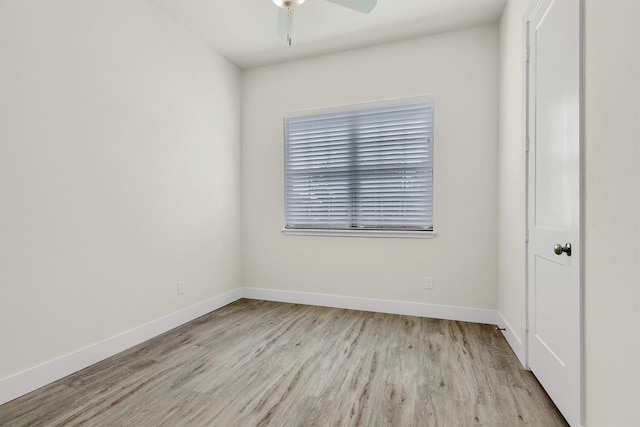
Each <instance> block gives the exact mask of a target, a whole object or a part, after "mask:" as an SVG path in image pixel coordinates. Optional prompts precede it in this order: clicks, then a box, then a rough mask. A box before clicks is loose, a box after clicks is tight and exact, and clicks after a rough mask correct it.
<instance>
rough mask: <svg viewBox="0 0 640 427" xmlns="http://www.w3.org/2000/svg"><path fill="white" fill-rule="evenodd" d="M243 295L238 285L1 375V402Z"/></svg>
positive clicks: (62, 376) (89, 364) (64, 375)
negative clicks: (93, 342) (121, 331)
mask: <svg viewBox="0 0 640 427" xmlns="http://www.w3.org/2000/svg"><path fill="white" fill-rule="evenodd" d="M240 298H242V289H241V288H239V289H234V290H232V291H230V292H227V293H224V294H222V295H219V296H217V297H214V298H211V299H208V300H206V301H203V302H201V303H198V304H195V305H192V306H190V307H187V308H185V309H182V310H180V311H176V312H175V313H171V314H169V315H167V316H164V317H161V318H159V319H157V320H154V321H151V322H149V323H145V324H144V325H141V326H138V327H137V328H134V329H131V330H129V331H126V332H123V333H121V334H118V335H115V336H113V337H110V338H107V339H105V340H103V341H100V342H98V343H95V344H92V345H90V346H88V347H85V348H83V349H80V350H77V351H74V352H73V353H69V354H66V355H64V356H61V357H58V358H56V359H53V360H51V361H48V362H45V363H43V364H41V365H38V366H35V367H33V368H30V369H27V370H25V371H22V372H18V373H16V374H13V375H11V376H9V377H6V378H2V379H0V404H3V403H6V402H8V401H10V400H13V399H15V398H17V397H20V396H22V395H24V394H27V393H29V392H31V391H33V390H36V389H38V388H40V387H43V386H45V385H47V384H50V383H52V382H54V381H57V380H59V379H61V378H64V377H66V376H67V375H70V374H72V373H74V372H77V371H79V370H81V369H84V368H86V367H88V366H91V365H93V364H95V363H97V362H100V361H102V360H104V359H106V358H108V357H111V356H113V355H115V354H117V353H120V352H121V351H124V350H126V349H128V348H131V347H133V346H135V345H138V344H140V343H142V342H144V341H146V340H148V339H151V338H153V337H156V336H158V335H160V334H162V333H164V332H167V331H169V330H171V329H173V328H175V327H177V326H180V325H183V324H185V323H187V322H189V321H191V320H193V319H196V318H198V317H200V316H202V315H204V314H207V313H210V312H212V311H214V310H217V309H218V308H220V307H223V306H225V305H227V304H229V303H232V302H234V301H236V300H238V299H240Z"/></svg>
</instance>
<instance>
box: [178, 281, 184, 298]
mask: <svg viewBox="0 0 640 427" xmlns="http://www.w3.org/2000/svg"><path fill="white" fill-rule="evenodd" d="M182 294H184V280H180V281H179V282H178V295H182Z"/></svg>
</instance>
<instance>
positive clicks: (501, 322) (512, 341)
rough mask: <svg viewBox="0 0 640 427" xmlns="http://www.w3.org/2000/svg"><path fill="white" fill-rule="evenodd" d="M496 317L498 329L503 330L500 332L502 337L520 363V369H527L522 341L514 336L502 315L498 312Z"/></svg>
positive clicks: (516, 335)
mask: <svg viewBox="0 0 640 427" xmlns="http://www.w3.org/2000/svg"><path fill="white" fill-rule="evenodd" d="M496 315H497V317H498V327H500V328H504V329H505V330H504V331H502V335H504V338H505V339H506V340H507V343H509V346H510V347H511V349H512V350H513V352H514V353H515V355H516V357H517V358H518V360H519V361H520V363H521V364H522V367H523V368H526V367H527V365H526V360H525V355H526V353H525V349H524V345H523V343H522V340H521V339H520V337H519V336H518V334H516V333H515V332H514V331H513V328H512V327H511V325H510V324H509V322H507V319H505V317H504V316H503V315H502V313H500V312H499V311H498V312H497V313H496Z"/></svg>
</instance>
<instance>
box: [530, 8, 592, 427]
mask: <svg viewBox="0 0 640 427" xmlns="http://www.w3.org/2000/svg"><path fill="white" fill-rule="evenodd" d="M525 21H526V24H527V30H526V31H527V39H528V40H527V42H528V45H529V48H528V51H529V54H528V58H529V60H528V66H527V74H526V75H527V135H528V141H529V151H528V162H527V163H528V164H527V168H528V172H527V173H528V190H527V206H528V207H527V224H528V225H527V226H528V234H529V242H528V246H527V279H528V280H527V283H528V286H527V312H528V322H527V323H528V333H527V349H528V365H529V367H530V369H531V371H532V372H533V373H534V375H535V376H536V377H537V378H538V380H539V381H540V384H542V386H543V387H544V388H545V390H546V391H547V393H548V394H549V396H550V397H551V399H552V400H553V401H554V403H555V404H556V406H557V407H558V409H559V410H560V412H562V414H563V415H564V417H565V418H566V420H567V421H568V422H569V424H571V425H572V426H579V425H580V424H581V422H582V393H581V391H582V380H581V378H582V375H581V373H582V326H581V325H582V322H581V316H582V314H581V313H582V312H581V281H580V258H581V252H582V248H581V242H580V137H581V128H580V126H581V120H580V102H581V99H580V81H581V80H580V75H581V73H580V70H581V61H580V46H581V43H580V30H581V26H580V0H540V1H538V2H537V7H536V8H532V9H531V10H530V14H529V15H528V16H527V17H526V18H525Z"/></svg>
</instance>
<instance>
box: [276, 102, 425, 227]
mask: <svg viewBox="0 0 640 427" xmlns="http://www.w3.org/2000/svg"><path fill="white" fill-rule="evenodd" d="M415 104H429V105H430V106H431V108H432V113H431V114H432V120H433V122H432V126H433V129H432V133H431V138H432V142H431V148H432V152H431V156H432V159H431V188H430V190H431V210H432V216H431V223H432V228H431V230H417V229H401V228H379V229H377V228H375V229H374V228H349V229H341V228H287V227H286V223H287V221H286V203H287V148H288V144H287V140H286V123H287V119H290V118H296V117H308V116H314V115H324V114H335V113H349V112H355V111H363V110H374V109H377V108H388V107H402V106H409V105H415ZM434 151H435V99H434V98H433V97H432V96H414V97H408V98H397V99H390V100H384V101H373V102H363V103H357V104H350V105H341V106H335V107H328V108H315V109H308V110H300V111H294V112H288V113H285V115H284V118H283V154H284V155H283V178H284V186H283V191H284V193H283V205H282V206H283V208H284V209H283V216H282V218H283V219H284V224H285V225H284V226H283V227H282V229H281V231H282V233H283V234H286V235H293V236H343V237H376V238H380V237H382V238H384V237H400V238H426V239H432V238H434V237H435V236H436V235H437V233H436V231H435V220H434V203H433V202H434V188H435V179H434V175H435V172H434V170H435V164H434V163H435V162H434V160H433V158H434V157H435V156H434Z"/></svg>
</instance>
